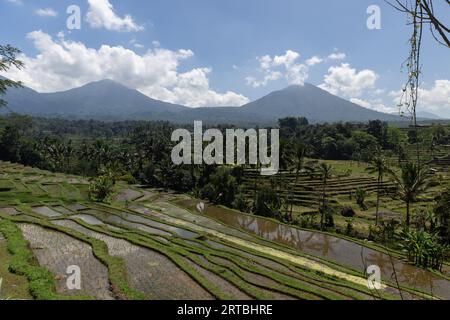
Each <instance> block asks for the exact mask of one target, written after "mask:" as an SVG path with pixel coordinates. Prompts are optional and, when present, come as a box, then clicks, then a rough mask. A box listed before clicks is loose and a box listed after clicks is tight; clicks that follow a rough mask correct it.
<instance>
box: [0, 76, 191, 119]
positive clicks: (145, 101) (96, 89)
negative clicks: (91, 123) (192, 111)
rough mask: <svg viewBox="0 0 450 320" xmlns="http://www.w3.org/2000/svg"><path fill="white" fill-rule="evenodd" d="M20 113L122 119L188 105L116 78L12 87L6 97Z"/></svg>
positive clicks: (9, 105)
mask: <svg viewBox="0 0 450 320" xmlns="http://www.w3.org/2000/svg"><path fill="white" fill-rule="evenodd" d="M4 99H5V100H6V101H8V107H9V108H10V109H11V110H13V111H15V112H18V113H23V114H30V115H37V116H50V117H63V118H75V119H95V120H121V119H139V118H140V115H141V114H144V113H145V114H147V116H148V118H152V117H156V116H157V115H158V114H160V113H165V112H179V111H182V110H184V109H186V107H183V106H179V105H175V104H170V103H166V102H162V101H158V100H154V99H151V98H149V97H147V96H146V95H144V94H142V93H140V92H139V91H137V90H134V89H130V88H128V87H126V86H124V85H121V84H119V83H117V82H114V81H112V80H101V81H98V82H91V83H89V84H87V85H85V86H82V87H80V88H75V89H71V90H67V91H63V92H55V93H37V92H36V91H34V90H31V89H29V88H26V87H25V88H21V89H10V90H8V92H7V94H6V96H5V98H4Z"/></svg>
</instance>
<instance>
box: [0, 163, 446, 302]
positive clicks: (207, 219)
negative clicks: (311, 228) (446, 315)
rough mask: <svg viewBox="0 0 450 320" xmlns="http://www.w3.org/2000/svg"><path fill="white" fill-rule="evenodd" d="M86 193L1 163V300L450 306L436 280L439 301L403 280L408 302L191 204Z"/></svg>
mask: <svg viewBox="0 0 450 320" xmlns="http://www.w3.org/2000/svg"><path fill="white" fill-rule="evenodd" d="M372 180H373V178H372V177H362V176H359V177H346V178H343V179H341V180H339V181H336V184H330V190H329V191H330V192H334V191H335V192H336V201H340V202H344V201H345V200H344V199H345V198H347V199H348V197H349V194H350V193H351V191H350V190H353V188H354V187H356V186H357V185H359V186H360V185H364V186H366V187H367V188H369V189H370V188H372V185H373V181H372ZM251 181H252V179H251V178H249V180H248V184H249V185H251ZM344 185H345V187H343V186H344ZM386 187H387V188H388V187H389V186H388V185H387V186H386ZM88 188H89V182H88V181H86V180H85V179H83V178H80V177H76V176H67V175H61V174H53V173H50V172H46V171H42V170H38V169H34V168H26V167H23V166H20V165H16V164H12V163H5V162H0V261H1V263H0V277H1V278H3V279H4V281H3V282H4V283H3V288H2V292H1V295H0V298H4V297H12V298H19V299H30V298H34V299H314V300H316V299H340V300H347V299H400V298H402V297H403V298H408V299H432V298H447V299H448V298H450V291H445V290H446V289H448V288H450V283H449V281H447V280H446V279H445V278H444V276H439V275H434V277H435V278H434V280H435V281H436V282H433V283H434V284H436V285H437V286H440V288H441V290H436V291H434V296H431V295H430V294H428V292H426V290H422V289H421V288H420V286H408V285H403V284H402V287H401V290H400V291H401V294H400V292H399V289H398V288H397V286H396V285H394V282H393V281H391V280H392V279H384V280H385V281H384V286H385V287H384V290H381V291H378V292H374V291H370V290H369V289H368V288H367V286H366V283H367V281H366V277H365V275H364V273H363V272H362V271H361V270H358V269H357V268H355V267H354V266H352V265H348V264H345V263H341V262H339V261H337V260H336V259H332V258H327V257H326V256H323V255H319V254H317V255H316V254H314V253H313V252H307V251H305V250H300V249H298V248H294V247H292V246H289V245H287V244H286V243H283V242H280V241H278V240H277V239H269V238H268V237H265V236H264V235H263V234H254V233H252V232H249V230H246V229H245V228H238V227H236V226H232V225H229V224H227V223H225V221H221V220H220V219H217V218H215V217H213V216H208V215H207V214H206V213H205V214H200V213H198V212H195V210H192V208H189V207H188V206H183V205H182V203H183V202H185V201H192V199H190V198H189V197H187V196H185V195H175V194H171V193H165V192H159V191H157V190H150V189H149V190H146V189H139V188H136V187H133V186H129V185H125V184H122V183H119V184H118V185H117V186H116V194H115V197H114V200H113V201H112V203H110V204H101V203H94V202H90V201H89V199H88V196H87V195H88ZM297 188H298V192H296V196H298V199H299V201H301V199H303V198H302V197H307V196H309V194H308V193H307V191H309V192H310V193H311V194H312V195H311V198H310V199H314V201H315V198H314V192H316V189H315V188H316V185H315V181H314V180H311V181H309V182H308V181H302V182H301V184H299V185H298V186H297ZM307 188H309V190H306V189H307ZM303 192H305V194H303ZM340 197H342V199H341V198H340ZM311 201H313V200H311ZM393 201H394V200H393ZM392 206H395V204H392ZM310 209H314V206H311V207H310ZM224 210H225V209H224ZM224 214H232V213H230V212H228V211H226V212H225V211H224ZM238 214H241V213H238V212H236V215H238ZM360 218H361V219H370V217H365V216H364V215H362V214H361V216H360ZM273 223H275V222H273ZM280 226H281V225H280ZM298 232H302V231H301V230H300V229H299V230H298ZM317 235H318V236H320V234H317ZM336 239H337V238H336ZM338 240H339V239H338ZM367 249H368V250H369V249H370V248H369V247H367ZM371 250H374V252H379V253H380V254H381V252H382V251H383V249H382V248H377V247H376V246H375V247H372V248H371ZM377 250H379V251H377ZM338 253H339V252H338ZM393 254H394V253H393ZM394 255H395V257H396V258H397V259H401V258H402V257H401V255H400V254H399V253H395V254H394ZM71 265H78V266H79V267H80V269H81V276H82V282H81V284H82V288H81V290H68V288H67V286H66V280H67V276H68V274H67V273H66V271H67V267H69V266H71ZM409 267H410V268H414V267H412V266H409ZM412 270H414V269H412ZM399 272H401V270H400V271H399ZM417 272H419V271H417ZM414 287H415V289H414ZM436 292H438V294H437V293H436ZM446 292H447V294H446Z"/></svg>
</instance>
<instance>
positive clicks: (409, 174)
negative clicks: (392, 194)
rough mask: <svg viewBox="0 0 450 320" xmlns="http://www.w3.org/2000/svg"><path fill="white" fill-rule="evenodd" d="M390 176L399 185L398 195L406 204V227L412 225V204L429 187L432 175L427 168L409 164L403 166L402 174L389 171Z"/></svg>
mask: <svg viewBox="0 0 450 320" xmlns="http://www.w3.org/2000/svg"><path fill="white" fill-rule="evenodd" d="M388 172H389V175H390V176H391V177H392V178H393V180H394V181H395V182H396V183H397V186H398V190H397V193H398V195H399V196H400V198H401V199H402V200H403V201H404V202H405V204H406V227H407V228H408V229H409V227H410V225H411V203H413V202H414V201H416V200H417V197H418V196H419V195H421V194H422V193H423V192H424V191H426V190H427V189H428V187H429V185H430V184H429V182H430V174H429V169H428V168H427V167H425V166H420V165H417V164H415V163H413V162H407V163H406V164H404V165H402V166H401V172H400V174H398V173H396V172H395V171H393V170H389V171H388Z"/></svg>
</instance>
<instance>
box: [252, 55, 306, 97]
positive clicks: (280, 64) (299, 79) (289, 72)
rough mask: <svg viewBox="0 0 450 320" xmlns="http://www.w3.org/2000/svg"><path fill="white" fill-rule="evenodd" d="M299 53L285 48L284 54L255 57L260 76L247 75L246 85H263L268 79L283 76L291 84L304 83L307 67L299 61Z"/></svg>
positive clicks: (273, 79)
mask: <svg viewBox="0 0 450 320" xmlns="http://www.w3.org/2000/svg"><path fill="white" fill-rule="evenodd" d="M299 58H300V54H299V53H298V52H295V51H292V50H287V51H286V53H285V54H284V55H279V56H274V57H271V56H269V55H265V56H262V57H259V58H257V60H258V61H259V68H260V72H261V73H262V76H261V77H259V78H256V77H254V76H250V77H247V78H246V80H247V85H249V86H252V87H254V88H258V87H264V86H266V85H267V84H268V83H269V82H270V81H276V80H279V79H281V78H283V77H284V78H285V79H286V81H287V82H288V83H289V84H291V85H293V84H295V85H304V83H305V81H306V80H307V79H308V72H309V68H308V66H307V65H305V64H302V63H299V62H298V59H299Z"/></svg>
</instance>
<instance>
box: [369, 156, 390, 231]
mask: <svg viewBox="0 0 450 320" xmlns="http://www.w3.org/2000/svg"><path fill="white" fill-rule="evenodd" d="M371 164H372V165H371V166H370V167H368V168H367V169H366V170H367V172H369V173H371V174H375V173H376V174H377V176H378V179H377V208H376V211H375V225H376V226H378V216H379V211H380V191H381V184H382V183H383V178H384V175H385V174H386V172H387V171H388V170H389V165H388V162H387V159H386V158H385V157H384V156H383V155H382V154H381V153H378V154H377V155H375V156H374V157H373V158H372V161H371Z"/></svg>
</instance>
